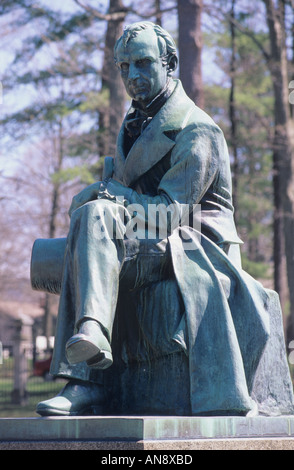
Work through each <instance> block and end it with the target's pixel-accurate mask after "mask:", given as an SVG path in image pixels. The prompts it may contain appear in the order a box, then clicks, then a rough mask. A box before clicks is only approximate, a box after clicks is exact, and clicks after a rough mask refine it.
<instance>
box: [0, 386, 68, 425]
mask: <svg viewBox="0 0 294 470" xmlns="http://www.w3.org/2000/svg"><path fill="white" fill-rule="evenodd" d="M64 383H65V382H64V381H63V380H56V381H49V382H48V381H45V380H44V379H43V378H42V377H30V378H29V380H28V382H27V387H26V391H27V397H26V399H25V402H24V403H23V404H14V403H12V399H11V394H12V390H13V379H12V378H0V418H27V417H31V418H32V417H34V418H36V417H37V416H39V415H38V414H37V413H36V411H35V409H36V406H37V404H38V403H39V402H40V401H43V400H47V399H48V398H52V397H54V396H55V395H56V394H57V393H58V392H60V390H61V388H62V387H63V386H64Z"/></svg>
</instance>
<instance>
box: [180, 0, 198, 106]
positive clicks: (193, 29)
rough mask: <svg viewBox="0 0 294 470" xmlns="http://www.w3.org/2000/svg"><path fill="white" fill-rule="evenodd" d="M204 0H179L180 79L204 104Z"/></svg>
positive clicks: (187, 91)
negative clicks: (202, 54) (202, 23)
mask: <svg viewBox="0 0 294 470" xmlns="http://www.w3.org/2000/svg"><path fill="white" fill-rule="evenodd" d="M202 10H203V0H178V21H179V56H180V79H181V81H182V83H183V86H184V89H185V90H186V93H187V95H188V96H189V97H190V98H191V99H192V100H193V101H194V102H195V103H196V104H197V105H198V106H199V107H200V108H203V106H204V93H203V82H202V61H201V53H202V28H201V18H202Z"/></svg>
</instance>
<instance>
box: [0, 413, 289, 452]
mask: <svg viewBox="0 0 294 470" xmlns="http://www.w3.org/2000/svg"><path fill="white" fill-rule="evenodd" d="M0 449H2V450H5V449H6V450H17V449H19V450H20V449H22V450H36V449H39V450H53V449H64V450H66V449H70V450H86V449H92V450H124V451H126V450H172V451H174V450H193V449H194V450H196V449H198V450H201V449H203V450H205V449H206V450H209V449H211V450H212V449H214V450H225V449H226V450H228V449H232V450H233V449H244V450H245V449H260V450H262V449H272V450H274V449H276V450H277V449H291V450H293V449H294V416H277V417H263V416H257V417H248V418H247V417H232V416H229V417H186V416H184V417H171V416H162V417H158V416H156V417H154V416H144V417H140V416H138V417H134V416H101V417H97V416H95V417H94V416H93V417H90V416H89V417H81V416H80V417H64V416H61V417H46V418H1V419H0Z"/></svg>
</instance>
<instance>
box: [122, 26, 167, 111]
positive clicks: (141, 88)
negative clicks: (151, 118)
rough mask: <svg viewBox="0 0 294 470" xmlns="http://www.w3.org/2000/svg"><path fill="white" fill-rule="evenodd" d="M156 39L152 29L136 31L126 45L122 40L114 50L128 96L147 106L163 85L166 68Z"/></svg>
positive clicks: (165, 80) (164, 83)
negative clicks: (136, 33)
mask: <svg viewBox="0 0 294 470" xmlns="http://www.w3.org/2000/svg"><path fill="white" fill-rule="evenodd" d="M160 55H161V52H160V49H159V44H158V38H157V35H156V33H155V32H154V31H153V30H151V29H150V30H145V31H142V32H139V34H138V36H137V37H135V38H133V39H131V40H130V41H129V42H128V43H127V45H126V47H124V45H123V43H122V41H121V42H120V44H119V45H118V48H117V51H116V58H117V65H118V67H119V68H120V72H121V77H122V80H123V82H124V85H125V88H126V91H127V93H128V95H129V96H130V97H131V98H132V99H134V100H136V101H139V102H141V104H143V105H147V104H148V103H150V101H152V100H153V98H155V97H156V96H157V95H158V94H159V93H160V92H161V91H162V90H163V88H164V87H165V85H166V82H167V77H168V74H167V72H168V67H167V66H164V65H163V62H162V59H161V57H160Z"/></svg>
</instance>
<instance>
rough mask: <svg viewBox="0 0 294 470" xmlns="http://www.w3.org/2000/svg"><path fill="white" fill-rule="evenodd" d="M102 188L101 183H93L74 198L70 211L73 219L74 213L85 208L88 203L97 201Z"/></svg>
mask: <svg viewBox="0 0 294 470" xmlns="http://www.w3.org/2000/svg"><path fill="white" fill-rule="evenodd" d="M100 186H101V183H100V181H99V182H98V183H93V184H91V185H90V186H87V187H86V188H85V189H83V190H82V191H81V192H79V193H78V194H77V195H76V196H74V197H73V199H72V203H71V206H70V208H69V211H68V214H69V216H70V217H71V214H72V213H73V211H75V210H76V209H78V208H79V207H81V206H83V205H84V204H86V203H87V202H89V201H94V200H95V199H97V197H98V194H99V189H100Z"/></svg>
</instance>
